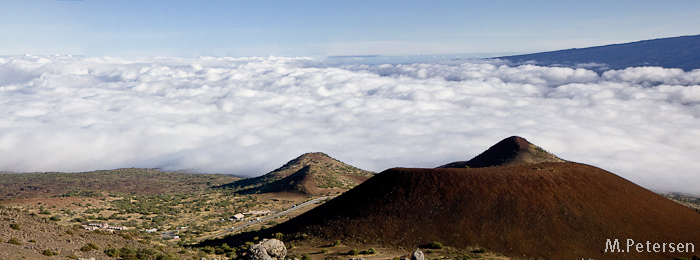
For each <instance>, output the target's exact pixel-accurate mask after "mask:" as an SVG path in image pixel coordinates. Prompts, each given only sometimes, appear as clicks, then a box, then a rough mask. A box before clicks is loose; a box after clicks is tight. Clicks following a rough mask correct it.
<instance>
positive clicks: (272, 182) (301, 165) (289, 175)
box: [220, 152, 374, 195]
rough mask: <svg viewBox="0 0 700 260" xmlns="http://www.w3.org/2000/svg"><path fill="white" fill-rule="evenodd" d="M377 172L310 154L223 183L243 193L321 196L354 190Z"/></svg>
mask: <svg viewBox="0 0 700 260" xmlns="http://www.w3.org/2000/svg"><path fill="white" fill-rule="evenodd" d="M373 175H374V173H373V172H369V171H365V170H362V169H359V168H356V167H353V166H350V165H347V164H345V163H343V162H341V161H338V160H336V159H334V158H332V157H330V156H328V155H327V154H325V153H319V152H316V153H306V154H303V155H301V156H299V157H297V158H295V159H293V160H291V161H289V162H287V163H286V164H284V165H283V166H282V167H280V168H277V169H275V170H274V171H271V172H269V173H267V174H265V175H263V176H260V177H255V178H250V179H243V180H239V181H236V182H233V183H229V184H225V185H222V186H220V187H221V188H228V189H234V190H238V192H239V193H267V192H294V193H302V194H308V195H318V194H321V193H324V192H330V191H341V190H343V191H344V190H348V189H351V188H353V187H355V186H357V185H358V184H360V183H362V182H364V181H365V180H367V179H368V178H369V177H372V176H373Z"/></svg>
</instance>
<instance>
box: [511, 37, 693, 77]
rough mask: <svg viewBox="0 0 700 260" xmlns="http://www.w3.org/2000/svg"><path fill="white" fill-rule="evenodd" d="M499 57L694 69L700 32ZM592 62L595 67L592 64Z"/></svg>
mask: <svg viewBox="0 0 700 260" xmlns="http://www.w3.org/2000/svg"><path fill="white" fill-rule="evenodd" d="M498 58H499V59H505V60H509V61H512V62H515V63H524V62H530V61H536V62H537V63H538V64H541V65H546V66H553V65H558V66H566V67H578V66H581V65H585V64H588V65H585V66H584V67H588V68H590V69H593V70H595V71H597V72H602V71H606V70H609V69H625V68H628V67H642V66H660V67H664V68H679V69H683V70H685V71H691V70H694V69H699V68H700V35H692V36H680V37H671V38H661V39H653V40H644V41H637V42H631V43H622V44H611V45H605V46H596V47H589V48H580V49H566V50H558V51H550V52H541V53H533V54H524V55H515V56H504V57H498ZM594 63H595V64H599V65H595V64H594ZM602 64H604V65H602ZM591 65H592V67H590V66H591Z"/></svg>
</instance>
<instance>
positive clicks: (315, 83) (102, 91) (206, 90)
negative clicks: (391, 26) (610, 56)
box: [0, 56, 700, 194]
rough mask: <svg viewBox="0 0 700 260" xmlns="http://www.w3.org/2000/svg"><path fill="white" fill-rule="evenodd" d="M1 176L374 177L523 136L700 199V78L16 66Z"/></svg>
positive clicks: (133, 61)
mask: <svg viewBox="0 0 700 260" xmlns="http://www.w3.org/2000/svg"><path fill="white" fill-rule="evenodd" d="M0 108H1V109H0V158H2V159H0V169H1V170H6V171H16V172H27V171H87V170H94V169H109V168H119V167H156V168H163V169H167V170H180V169H186V170H192V171H196V172H223V173H233V174H242V175H260V174H263V173H266V172H268V171H270V170H272V169H274V168H276V167H278V166H280V165H282V164H283V163H285V162H286V161H288V160H290V159H292V158H294V157H296V156H298V155H300V154H302V153H305V152H312V151H322V152H326V153H328V154H330V155H331V156H334V157H336V158H338V159H340V160H342V161H344V162H347V163H350V164H352V165H355V166H358V167H361V168H365V169H368V170H373V171H381V170H384V169H387V168H390V167H396V166H407V167H435V166H438V165H442V164H444V163H448V162H451V161H455V160H467V159H470V158H472V157H473V156H475V155H477V154H478V153H480V152H482V151H483V150H485V149H487V148H488V147H489V146H490V145H493V144H495V143H496V142H498V141H499V140H501V139H503V138H505V137H508V136H511V135H520V136H522V137H525V138H527V139H528V140H530V141H532V142H533V143H535V144H537V145H540V146H542V147H543V148H545V149H547V150H549V151H551V152H554V153H555V154H557V155H559V156H560V157H563V158H565V159H569V160H573V161H577V162H582V163H587V164H593V165H596V166H599V167H601V168H604V169H607V170H610V171H612V172H615V173H617V174H619V175H621V176H623V177H625V178H627V179H629V180H632V181H634V182H636V183H638V184H640V185H642V186H645V187H647V188H651V189H660V190H673V191H683V192H691V193H696V194H700V188H699V187H697V185H695V184H697V183H700V175H699V174H698V172H697V169H700V161H698V160H697V158H700V141H698V140H700V130H699V129H700V119H699V117H700V70H696V71H692V72H683V71H679V70H674V69H663V68H653V67H648V68H646V67H645V68H628V69H625V70H619V71H608V72H605V73H604V74H603V75H601V76H599V75H597V74H596V73H594V72H593V71H590V70H586V69H582V68H579V69H570V68H549V67H540V66H535V65H522V66H518V67H513V66H509V65H508V63H506V62H503V61H498V60H494V61H465V60H452V61H444V62H436V63H417V64H398V65H388V64H384V65H343V66H339V67H328V66H325V65H324V64H323V63H322V62H318V61H315V60H311V59H307V58H277V57H269V58H211V57H203V58H193V59H176V58H150V59H145V58H144V59H138V58H130V59H120V58H76V57H65V56H63V57H35V56H22V57H5V58H2V59H0Z"/></svg>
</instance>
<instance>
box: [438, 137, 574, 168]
mask: <svg viewBox="0 0 700 260" xmlns="http://www.w3.org/2000/svg"><path fill="white" fill-rule="evenodd" d="M545 162H564V160H562V159H560V158H559V157H557V156H555V155H553V154H551V153H549V152H547V151H545V150H544V149H542V148H540V147H539V146H536V145H534V144H532V143H530V142H528V141H527V140H525V139H524V138H522V137H519V136H511V137H508V138H506V139H503V140H502V141H500V142H498V143H497V144H495V145H494V146H491V148H489V149H488V150H486V151H485V152H483V153H481V154H479V155H478V156H476V157H474V158H473V159H471V160H469V161H462V162H453V163H448V164H445V165H443V166H440V167H438V168H466V167H470V168H480V167H491V166H515V165H526V164H534V163H545Z"/></svg>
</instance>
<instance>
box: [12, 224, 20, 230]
mask: <svg viewBox="0 0 700 260" xmlns="http://www.w3.org/2000/svg"><path fill="white" fill-rule="evenodd" d="M10 228H12V229H14V230H19V224H17V223H12V224H10Z"/></svg>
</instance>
